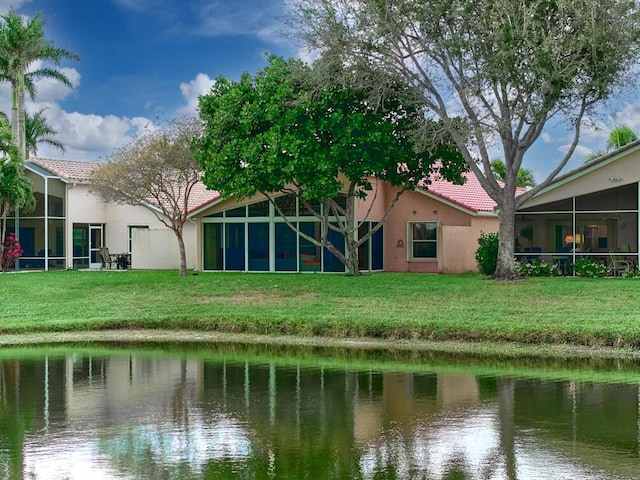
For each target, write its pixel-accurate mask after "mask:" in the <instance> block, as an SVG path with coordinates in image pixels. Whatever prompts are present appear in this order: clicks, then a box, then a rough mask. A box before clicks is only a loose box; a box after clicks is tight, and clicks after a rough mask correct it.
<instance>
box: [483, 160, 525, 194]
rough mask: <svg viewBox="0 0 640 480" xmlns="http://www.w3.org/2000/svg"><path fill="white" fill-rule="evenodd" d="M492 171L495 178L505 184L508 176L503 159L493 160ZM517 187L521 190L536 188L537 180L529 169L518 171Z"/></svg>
mask: <svg viewBox="0 0 640 480" xmlns="http://www.w3.org/2000/svg"><path fill="white" fill-rule="evenodd" d="M491 170H493V176H494V177H495V178H496V180H500V181H501V182H504V177H505V175H506V174H507V167H506V165H505V164H504V161H503V160H502V159H500V158H496V159H494V160H491ZM516 185H517V186H518V187H520V188H527V187H535V186H536V180H535V178H534V177H533V172H532V171H531V170H529V169H527V168H520V169H518V175H517V177H516Z"/></svg>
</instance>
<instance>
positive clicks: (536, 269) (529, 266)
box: [518, 260, 560, 277]
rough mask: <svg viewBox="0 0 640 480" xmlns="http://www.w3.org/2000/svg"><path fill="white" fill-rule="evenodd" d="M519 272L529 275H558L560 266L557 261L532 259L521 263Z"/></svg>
mask: <svg viewBox="0 0 640 480" xmlns="http://www.w3.org/2000/svg"><path fill="white" fill-rule="evenodd" d="M518 273H520V275H524V276H527V277H557V276H558V275H560V268H559V267H558V265H556V264H555V263H546V262H542V261H540V260H531V261H530V262H527V263H520V264H519V265H518Z"/></svg>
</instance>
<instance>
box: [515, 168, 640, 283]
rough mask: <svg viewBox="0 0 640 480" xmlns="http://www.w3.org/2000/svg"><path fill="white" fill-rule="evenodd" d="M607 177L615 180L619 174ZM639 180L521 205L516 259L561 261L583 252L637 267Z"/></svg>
mask: <svg viewBox="0 0 640 480" xmlns="http://www.w3.org/2000/svg"><path fill="white" fill-rule="evenodd" d="M609 181H610V182H612V183H615V182H616V177H611V178H610V179H609ZM638 185H639V184H638V183H637V182H636V183H630V184H627V185H622V186H618V187H614V188H609V189H606V190H601V191H597V192H592V193H587V194H584V195H577V196H570V197H568V198H564V199H561V200H555V201H552V202H550V203H542V204H537V205H535V206H532V207H529V208H523V209H521V210H519V211H518V212H517V213H516V223H515V238H516V258H517V259H519V260H522V261H526V260H533V259H539V260H541V261H545V262H553V263H558V264H560V265H562V266H566V265H570V264H572V263H575V261H576V260H577V259H578V258H581V257H588V258H591V259H594V260H602V261H603V262H604V263H605V264H610V263H611V262H612V261H613V259H616V260H617V259H627V260H629V261H631V262H632V263H633V265H634V266H635V267H637V266H638V264H639V260H640V258H639V253H638V238H639V236H640V232H639V230H638V229H639V224H638V198H639V194H638V188H639V187H638ZM565 273H569V272H568V271H567V272H565Z"/></svg>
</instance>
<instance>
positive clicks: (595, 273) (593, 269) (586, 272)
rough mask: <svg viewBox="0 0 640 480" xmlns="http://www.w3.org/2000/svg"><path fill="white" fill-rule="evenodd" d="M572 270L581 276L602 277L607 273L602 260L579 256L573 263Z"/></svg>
mask: <svg viewBox="0 0 640 480" xmlns="http://www.w3.org/2000/svg"><path fill="white" fill-rule="evenodd" d="M573 271H574V272H575V273H576V275H580V276H581V277H604V276H605V275H606V274H607V266H606V265H605V264H604V262H603V261H602V260H592V259H590V258H579V259H577V260H576V263H574V264H573Z"/></svg>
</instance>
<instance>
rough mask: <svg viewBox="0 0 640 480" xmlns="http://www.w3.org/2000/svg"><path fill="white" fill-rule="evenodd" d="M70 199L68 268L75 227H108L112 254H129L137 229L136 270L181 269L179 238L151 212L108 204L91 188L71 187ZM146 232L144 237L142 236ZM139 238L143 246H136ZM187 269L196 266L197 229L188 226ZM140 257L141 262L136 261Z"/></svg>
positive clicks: (106, 233) (70, 263)
mask: <svg viewBox="0 0 640 480" xmlns="http://www.w3.org/2000/svg"><path fill="white" fill-rule="evenodd" d="M67 192H68V196H67V200H68V201H67V220H68V221H67V231H66V239H67V250H66V251H67V252H69V253H68V255H67V257H68V258H67V264H68V266H69V267H71V266H72V265H73V259H72V251H73V224H74V223H87V224H104V225H105V229H104V235H105V246H106V247H108V248H109V251H110V252H111V253H122V252H127V251H128V250H129V227H130V226H146V227H149V228H148V230H146V229H135V230H134V237H133V238H132V240H133V246H132V255H131V257H132V258H131V262H132V268H141V269H173V268H176V269H177V268H178V267H179V253H178V243H177V240H176V238H175V234H174V233H173V232H172V231H171V230H169V229H168V228H167V227H166V226H165V225H163V224H162V223H161V222H160V220H158V218H157V217H156V216H155V215H154V214H153V212H151V211H150V210H149V209H147V208H145V207H140V206H132V205H118V204H112V203H110V204H105V203H103V202H101V201H100V200H98V199H97V198H96V197H95V196H94V195H92V194H91V193H90V192H89V186H88V185H83V184H80V185H68V190H67ZM140 232H144V233H140ZM138 236H139V241H140V242H141V245H139V246H138V245H137V244H136V238H137V237H138ZM184 239H185V248H186V251H187V268H195V266H196V227H195V225H194V224H192V223H191V222H187V223H186V224H185V230H184ZM136 257H137V258H136Z"/></svg>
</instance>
